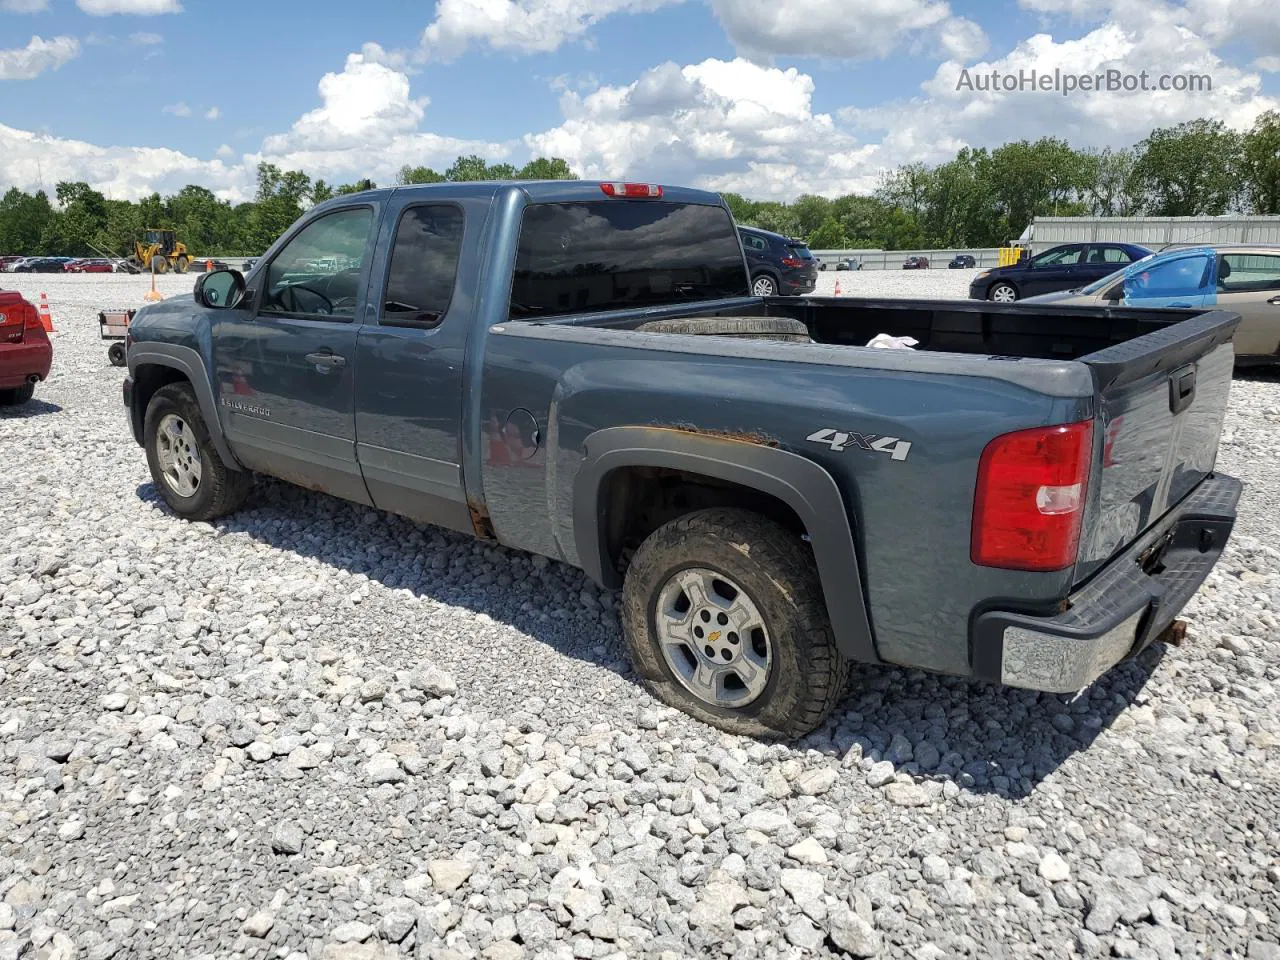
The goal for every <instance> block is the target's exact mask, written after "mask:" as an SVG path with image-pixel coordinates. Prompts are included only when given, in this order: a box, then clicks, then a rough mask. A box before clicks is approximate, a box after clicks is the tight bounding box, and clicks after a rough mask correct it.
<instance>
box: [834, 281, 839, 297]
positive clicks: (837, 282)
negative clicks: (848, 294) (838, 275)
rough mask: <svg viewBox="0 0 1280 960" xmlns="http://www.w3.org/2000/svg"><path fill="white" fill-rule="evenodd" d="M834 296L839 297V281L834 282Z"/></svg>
mask: <svg viewBox="0 0 1280 960" xmlns="http://www.w3.org/2000/svg"><path fill="white" fill-rule="evenodd" d="M835 295H836V296H837V297H838V296H840V281H839V280H837V281H836V292H835Z"/></svg>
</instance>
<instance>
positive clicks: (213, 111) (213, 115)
mask: <svg viewBox="0 0 1280 960" xmlns="http://www.w3.org/2000/svg"><path fill="white" fill-rule="evenodd" d="M220 116H222V111H221V110H219V109H218V108H217V107H210V108H209V109H208V110H206V111H205V114H204V118H205V119H206V120H217V119H218V118H219V117H220Z"/></svg>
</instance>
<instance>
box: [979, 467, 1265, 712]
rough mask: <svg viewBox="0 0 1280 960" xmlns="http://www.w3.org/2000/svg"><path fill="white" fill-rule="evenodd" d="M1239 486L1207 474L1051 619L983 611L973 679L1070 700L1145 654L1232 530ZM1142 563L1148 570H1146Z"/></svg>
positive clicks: (1194, 588)
mask: <svg viewBox="0 0 1280 960" xmlns="http://www.w3.org/2000/svg"><path fill="white" fill-rule="evenodd" d="M1242 489H1243V486H1242V484H1241V483H1240V481H1239V480H1236V479H1235V478H1234V477H1228V476H1224V475H1222V474H1213V475H1210V476H1209V477H1207V478H1206V479H1205V480H1204V481H1203V482H1202V483H1201V484H1200V486H1199V487H1197V488H1196V490H1195V491H1194V492H1193V493H1192V494H1191V495H1190V496H1188V497H1187V498H1186V499H1185V500H1183V501H1182V503H1180V504H1179V505H1178V506H1177V507H1176V508H1175V509H1174V510H1173V511H1172V513H1171V514H1170V516H1168V517H1166V518H1165V519H1164V521H1163V522H1162V523H1161V524H1160V525H1159V526H1158V527H1157V528H1156V529H1155V530H1154V531H1151V532H1149V533H1148V534H1147V535H1146V536H1144V537H1141V538H1140V539H1139V540H1138V541H1137V542H1135V543H1134V544H1133V546H1131V547H1130V548H1129V549H1128V550H1126V551H1125V552H1124V553H1123V554H1122V555H1120V556H1119V557H1117V558H1116V559H1115V560H1113V561H1111V562H1110V563H1109V564H1107V565H1106V566H1105V567H1103V568H1102V569H1101V570H1100V571H1098V573H1097V574H1096V575H1095V576H1094V577H1093V578H1092V579H1091V580H1090V581H1089V582H1088V583H1086V584H1085V585H1084V586H1083V587H1081V588H1080V589H1079V590H1078V591H1077V592H1076V593H1074V594H1072V595H1071V596H1070V597H1068V598H1067V601H1066V603H1065V604H1064V610H1063V612H1061V613H1059V614H1057V615H1056V616H1051V617H1038V616H1029V615H1026V614H1021V613H1012V612H1007V611H1000V610H994V611H988V612H986V613H982V614H980V615H979V616H977V617H976V618H975V619H974V621H973V629H972V645H973V647H972V649H973V667H974V674H975V676H977V677H979V678H981V679H986V680H992V681H995V682H998V683H1003V684H1005V685H1007V686H1011V687H1023V688H1027V689H1031V690H1043V691H1046V692H1049V693H1075V692H1076V691H1078V690H1082V689H1084V688H1085V687H1087V686H1089V684H1091V683H1092V682H1093V681H1094V680H1096V679H1097V678H1098V677H1100V676H1102V674H1104V673H1106V672H1107V671H1108V670H1110V669H1111V668H1112V667H1113V666H1115V665H1116V664H1117V663H1119V662H1120V661H1121V660H1125V659H1127V658H1129V657H1131V656H1134V655H1136V654H1137V653H1139V652H1140V651H1142V650H1144V649H1145V648H1146V647H1147V646H1148V645H1149V644H1150V643H1151V642H1152V641H1153V640H1154V639H1155V638H1156V637H1158V636H1159V635H1160V634H1161V633H1162V632H1163V631H1164V630H1165V628H1166V627H1168V626H1169V624H1171V623H1172V622H1173V621H1174V619H1175V618H1176V617H1177V615H1178V613H1179V612H1180V611H1181V610H1182V608H1183V607H1185V606H1186V605H1187V602H1188V601H1189V600H1190V599H1191V598H1192V596H1194V595H1195V592H1196V591H1197V590H1198V589H1199V588H1200V584H1202V583H1203V582H1204V580H1205V578H1206V577H1207V576H1208V575H1209V571H1210V570H1211V569H1212V568H1213V565H1214V564H1215V563H1217V561H1218V557H1220V556H1221V555H1222V551H1223V548H1224V547H1225V546H1226V544H1227V539H1228V538H1229V537H1230V536H1231V530H1232V528H1233V527H1234V525H1235V519H1236V504H1237V503H1238V502H1239V499H1240V492H1241V490H1242ZM1144 560H1145V569H1144Z"/></svg>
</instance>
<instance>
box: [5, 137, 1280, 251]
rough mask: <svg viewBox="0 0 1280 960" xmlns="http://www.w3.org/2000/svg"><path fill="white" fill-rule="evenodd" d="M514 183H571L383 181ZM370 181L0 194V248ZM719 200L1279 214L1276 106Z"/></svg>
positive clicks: (824, 221) (791, 213) (249, 224)
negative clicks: (138, 193) (247, 192)
mask: <svg viewBox="0 0 1280 960" xmlns="http://www.w3.org/2000/svg"><path fill="white" fill-rule="evenodd" d="M521 179H523V180H546V179H560V180H564V179H577V177H576V176H575V175H574V173H573V172H572V171H571V170H570V169H569V165H568V163H566V162H565V161H564V160H563V159H560V158H558V157H551V158H545V157H539V158H537V159H534V160H531V161H530V162H529V163H527V164H525V165H524V166H522V167H518V168H517V167H515V166H513V165H512V164H509V163H498V164H490V163H488V162H487V161H486V160H485V159H484V158H483V157H479V156H474V155H472V156H466V157H458V158H457V160H456V161H455V162H454V163H453V165H452V166H450V167H449V168H448V169H446V170H444V171H443V172H438V171H436V170H433V169H431V168H429V167H422V166H418V167H413V166H405V167H402V168H401V170H400V171H399V174H398V176H397V177H396V182H397V183H398V184H410V183H437V182H451V181H465V180H521ZM375 186H377V184H375V183H374V182H373V181H372V180H360V181H357V182H355V183H347V184H341V185H337V186H334V185H331V184H328V183H326V182H325V181H324V180H320V179H317V180H312V179H311V177H310V176H308V175H307V174H306V173H304V172H302V171H298V170H281V169H280V168H279V167H277V166H275V165H273V164H267V163H263V164H259V165H258V169H257V191H256V194H255V196H254V199H253V200H251V201H247V202H244V203H237V204H232V203H230V202H228V201H225V200H220V199H218V198H217V197H216V196H214V194H213V193H212V192H211V191H209V190H207V189H206V188H204V187H200V186H195V185H189V186H186V187H183V188H182V189H181V190H179V191H178V192H177V193H175V194H172V195H170V196H165V197H162V196H161V195H160V194H158V193H153V194H151V195H150V196H148V197H144V198H143V199H141V200H137V201H130V200H112V199H108V198H107V197H105V196H104V195H103V194H102V193H101V192H99V191H97V190H94V189H93V188H92V187H91V186H89V184H86V183H70V182H63V183H59V184H57V186H56V188H55V190H54V198H53V199H52V200H51V199H50V198H49V196H48V195H47V194H46V193H45V192H44V191H37V192H36V193H34V194H30V193H26V192H24V191H22V190H19V189H18V188H17V187H13V188H11V189H10V190H8V192H6V193H5V194H4V196H3V199H0V253H7V254H27V255H41V254H44V255H50V256H58V255H64V256H92V255H94V254H95V251H97V250H103V251H106V252H108V253H111V254H115V255H124V254H127V253H129V252H131V251H132V248H133V240H134V238H135V237H139V236H140V235H141V233H142V231H143V230H146V229H151V228H161V229H164V228H168V229H172V230H174V231H175V232H176V234H177V238H178V239H179V240H182V241H183V242H185V243H186V245H187V247H188V248H189V249H191V250H192V251H194V252H195V254H196V255H197V256H227V255H230V256H234V255H246V256H256V255H259V254H261V253H262V252H264V251H265V250H266V249H267V247H269V246H270V245H271V243H272V242H273V241H274V240H275V239H276V237H278V236H279V235H280V234H281V233H282V232H283V231H284V230H285V229H286V228H288V226H289V225H290V224H291V223H293V222H294V221H295V220H296V219H297V218H298V217H299V216H300V215H301V214H302V212H303V210H304V209H306V208H307V207H308V206H310V205H312V204H315V203H320V202H321V201H323V200H327V199H329V198H330V197H333V196H336V195H339V194H347V193H355V192H358V191H361V190H367V189H371V188H373V187H375ZM724 197H725V200H726V202H727V203H728V204H729V207H730V209H731V210H732V211H733V215H734V218H735V219H736V220H737V221H738V222H739V223H742V224H746V225H750V226H756V227H761V228H763V229H766V230H774V231H777V232H778V233H783V234H786V235H788V236H793V237H803V238H805V239H806V240H807V241H808V244H809V246H810V247H812V248H814V249H819V250H827V249H841V248H860V247H866V248H882V249H885V250H904V249H913V248H914V249H920V248H931V247H936V248H965V247H996V246H1003V245H1004V244H1006V243H1008V242H1009V241H1010V240H1013V239H1016V238H1017V237H1018V236H1019V235H1020V234H1021V233H1022V231H1023V230H1024V229H1025V228H1026V227H1027V225H1028V224H1029V223H1030V222H1031V221H1032V219H1033V218H1034V217H1037V216H1040V217H1044V216H1089V215H1091V216H1108V217H1111V216H1159V217H1169V216H1173V217H1190V216H1217V215H1221V214H1226V213H1253V214H1264V215H1280V112H1276V111H1270V112H1268V113H1265V114H1263V115H1261V116H1260V117H1259V118H1258V120H1257V121H1256V122H1255V123H1254V125H1253V127H1252V128H1251V129H1249V130H1248V131H1244V132H1240V131H1235V130H1232V129H1230V128H1228V127H1227V126H1226V125H1225V124H1224V123H1222V122H1221V121H1219V120H1209V119H1201V120H1193V121H1190V122H1187V123H1182V124H1178V125H1177V126H1173V127H1163V128H1159V129H1156V130H1153V131H1152V132H1151V133H1150V134H1148V136H1147V137H1146V138H1144V139H1143V140H1142V141H1140V142H1139V143H1137V144H1135V145H1133V146H1131V147H1126V148H1122V149H1115V150H1113V149H1110V148H1108V149H1103V150H1092V149H1086V150H1077V149H1074V148H1073V147H1071V145H1070V144H1068V143H1067V142H1066V141H1065V140H1062V139H1059V138H1056V137H1044V138H1041V139H1039V140H1035V141H1029V140H1019V141H1016V142H1012V143H1006V144H1004V145H1003V146H1000V147H996V148H994V149H991V150H988V149H986V148H978V149H970V148H965V149H962V150H961V151H959V152H958V153H957V154H956V156H955V158H954V159H952V160H949V161H947V162H946V163H942V164H938V165H937V166H932V167H930V166H926V165H925V164H921V163H914V164H907V165H904V166H900V167H898V168H896V169H895V170H893V171H891V172H889V173H887V174H885V175H884V176H882V177H881V178H880V181H879V183H878V185H877V187H876V189H875V190H874V191H873V192H872V193H871V194H870V195H861V194H848V195H845V196H842V197H837V198H835V199H830V198H827V197H821V196H817V195H812V194H808V195H804V196H801V197H798V198H797V199H795V200H794V201H792V202H789V203H782V202H775V201H753V200H748V199H747V198H745V197H743V196H741V195H739V194H736V193H726V194H724Z"/></svg>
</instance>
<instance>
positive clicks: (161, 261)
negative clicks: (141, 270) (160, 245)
mask: <svg viewBox="0 0 1280 960" xmlns="http://www.w3.org/2000/svg"><path fill="white" fill-rule="evenodd" d="M151 269H152V271H154V272H155V273H168V272H169V261H168V260H167V259H165V258H164V257H162V256H160V254H158V253H157V254H156V255H155V256H154V257H152V258H151Z"/></svg>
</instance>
